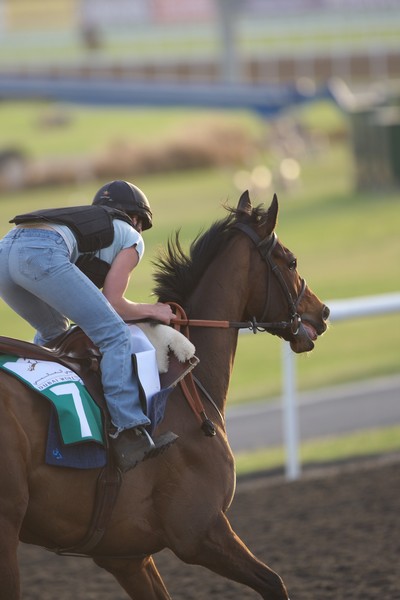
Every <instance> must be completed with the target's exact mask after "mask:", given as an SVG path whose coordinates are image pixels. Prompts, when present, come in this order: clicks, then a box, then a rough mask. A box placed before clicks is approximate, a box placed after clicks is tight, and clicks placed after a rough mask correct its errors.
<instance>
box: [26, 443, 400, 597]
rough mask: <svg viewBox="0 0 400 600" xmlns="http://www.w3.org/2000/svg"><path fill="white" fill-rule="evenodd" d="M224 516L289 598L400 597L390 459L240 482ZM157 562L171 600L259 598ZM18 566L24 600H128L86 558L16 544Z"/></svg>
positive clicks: (396, 503)
mask: <svg viewBox="0 0 400 600" xmlns="http://www.w3.org/2000/svg"><path fill="white" fill-rule="evenodd" d="M229 517H230V521H231V523H232V525H233V527H234V529H235V530H236V532H237V533H238V534H239V536H240V537H241V538H242V539H243V541H244V542H245V543H246V544H247V545H248V546H249V548H250V549H251V550H252V552H253V553H254V554H256V556H258V558H260V559H261V560H263V561H264V562H266V563H268V564H269V566H270V567H272V568H273V569H274V570H275V571H277V572H278V573H279V574H280V575H281V576H282V578H283V579H284V581H285V584H286V586H287V588H288V590H289V593H290V597H291V600H342V599H343V600H345V599H346V600H400V456H399V455H394V456H389V457H381V458H376V459H370V460H364V461H358V462H355V463H346V464H342V465H336V466H332V467H328V468H325V469H324V470H323V471H318V470H316V469H310V470H307V471H306V472H305V473H304V475H303V477H302V479H301V480H300V481H296V482H290V483H288V482H285V481H284V480H283V478H282V477H279V476H277V477H273V476H271V475H268V476H266V475H264V476H259V477H252V478H249V479H242V480H240V481H239V484H238V489H237V492H236V496H235V500H234V502H233V505H232V507H231V509H230V511H229ZM156 562H157V565H158V568H159V570H160V572H161V574H162V576H163V578H164V581H165V583H166V585H167V587H168V589H169V592H170V594H171V595H172V597H173V598H174V600H206V599H207V600H209V599H210V598H218V599H223V600H247V599H249V600H250V599H252V598H254V599H256V598H258V597H259V596H258V594H256V593H255V592H253V591H252V590H249V589H247V588H244V587H243V586H241V585H239V584H236V583H232V582H230V581H227V580H225V579H223V578H221V577H219V576H217V575H214V574H212V573H210V572H209V571H206V570H205V569H203V568H201V567H195V566H188V565H185V564H183V563H181V562H180V561H178V559H176V558H175V556H174V555H172V553H171V552H169V551H163V552H161V553H160V554H158V555H157V556H156ZM20 566H21V576H22V587H23V593H22V598H23V600H94V599H96V600H108V599H110V600H111V599H112V600H124V599H126V598H127V595H126V593H125V592H124V591H123V590H122V589H121V588H120V587H119V586H118V584H117V583H116V582H115V581H114V579H113V578H112V577H111V576H110V575H109V574H108V573H106V572H103V571H102V570H101V569H99V568H98V567H96V566H95V565H94V564H93V563H92V561H91V560H90V559H83V558H75V557H74V558H70V557H58V556H55V555H53V554H51V553H49V552H47V551H45V550H42V549H40V548H35V547H31V546H27V545H24V544H21V547H20ZM137 600H145V599H137Z"/></svg>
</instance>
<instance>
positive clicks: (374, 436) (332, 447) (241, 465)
mask: <svg viewBox="0 0 400 600" xmlns="http://www.w3.org/2000/svg"><path fill="white" fill-rule="evenodd" d="M399 451H400V426H392V427H386V428H383V429H371V430H367V431H363V432H360V433H353V434H348V435H341V436H338V437H335V438H326V439H320V440H313V441H310V442H304V443H303V444H302V445H301V449H300V457H299V458H300V462H301V465H302V466H303V467H306V466H307V465H310V464H312V465H316V464H317V465H318V464H319V465H321V466H323V465H324V464H326V463H329V462H336V461H340V460H347V459H349V458H362V457H369V456H375V455H381V454H388V453H391V452H399ZM235 458H236V472H237V474H238V475H246V474H248V473H254V472H257V471H268V470H272V469H274V470H275V469H281V468H283V467H284V465H285V452H284V448H281V447H277V448H271V449H263V450H257V451H255V452H248V453H244V452H243V453H238V454H236V456H235Z"/></svg>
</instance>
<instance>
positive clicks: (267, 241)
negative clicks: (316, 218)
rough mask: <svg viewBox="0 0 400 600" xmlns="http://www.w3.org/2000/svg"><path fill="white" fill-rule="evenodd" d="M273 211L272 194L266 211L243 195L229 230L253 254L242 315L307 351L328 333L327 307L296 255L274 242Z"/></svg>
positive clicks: (296, 349) (297, 349) (275, 213)
mask: <svg viewBox="0 0 400 600" xmlns="http://www.w3.org/2000/svg"><path fill="white" fill-rule="evenodd" d="M278 208H279V207H278V198H277V196H276V194H275V195H274V197H273V200H272V203H271V205H270V207H269V208H268V210H266V211H265V210H262V209H261V208H260V207H256V208H253V206H252V204H251V200H250V196H249V193H248V192H247V191H246V192H244V193H243V194H242V196H241V197H240V199H239V203H238V206H237V209H236V210H235V213H236V222H235V224H234V227H235V228H237V229H238V230H239V231H241V232H242V233H244V234H245V235H246V236H247V237H248V238H249V243H250V245H252V246H253V254H254V258H253V259H252V263H251V268H252V271H253V274H252V281H253V282H254V283H253V289H249V294H248V303H247V305H246V309H245V310H246V313H245V315H244V317H245V318H246V319H250V320H253V323H254V325H255V327H257V325H259V327H260V328H262V329H264V330H266V331H268V332H269V333H271V334H273V335H278V336H279V337H281V338H283V339H284V340H286V341H288V342H289V343H290V346H291V348H292V350H293V351H294V352H297V353H300V352H308V351H310V350H312V349H313V348H314V343H315V341H316V340H317V338H318V336H319V335H322V334H323V333H324V332H325V331H326V329H327V319H328V317H329V308H328V307H327V306H326V305H325V304H323V303H322V302H321V301H320V300H319V298H318V297H317V296H316V295H315V294H314V293H313V291H312V290H311V289H310V288H309V287H308V285H307V284H306V282H305V280H304V279H303V278H302V277H301V276H300V274H299V272H298V270H297V260H296V257H295V255H294V254H293V253H292V252H291V251H290V250H289V249H288V248H286V247H285V246H284V245H283V244H282V243H281V242H280V241H279V239H278V238H277V236H276V233H275V227H276V223H277V218H278ZM254 285H255V286H256V288H257V289H254ZM266 322H267V323H266Z"/></svg>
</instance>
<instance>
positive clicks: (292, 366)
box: [282, 292, 400, 480]
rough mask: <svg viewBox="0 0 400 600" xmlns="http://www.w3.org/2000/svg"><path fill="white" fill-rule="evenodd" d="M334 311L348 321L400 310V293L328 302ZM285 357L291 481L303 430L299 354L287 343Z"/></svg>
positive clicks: (297, 465) (286, 433)
mask: <svg viewBox="0 0 400 600" xmlns="http://www.w3.org/2000/svg"><path fill="white" fill-rule="evenodd" d="M327 305H328V306H329V308H330V310H331V316H330V321H332V322H334V321H345V320H350V319H356V318H361V317H367V316H378V315H384V314H388V313H393V312H400V293H397V292H395V293H391V294H381V295H379V296H364V297H361V298H350V299H347V300H332V301H330V302H327ZM282 360H283V382H282V388H283V389H282V400H283V435H284V443H285V448H286V462H285V473H286V478H287V479H289V480H294V479H298V478H299V477H300V474H301V465H300V458H299V446H300V433H299V424H298V423H299V419H298V409H297V387H296V355H295V354H294V353H293V352H292V351H291V350H290V346H289V344H288V343H287V342H283V343H282Z"/></svg>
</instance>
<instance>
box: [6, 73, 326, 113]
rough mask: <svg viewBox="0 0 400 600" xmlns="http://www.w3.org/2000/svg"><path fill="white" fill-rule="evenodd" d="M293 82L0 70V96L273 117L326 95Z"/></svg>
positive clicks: (8, 98)
mask: <svg viewBox="0 0 400 600" xmlns="http://www.w3.org/2000/svg"><path fill="white" fill-rule="evenodd" d="M328 96H329V92H328V90H327V88H326V87H324V88H322V89H320V90H317V91H315V92H313V93H306V92H302V91H301V90H300V89H298V88H297V87H296V86H295V85H289V84H288V85H243V84H226V83H225V84H220V83H218V84H198V83H187V82H186V83H147V82H136V81H135V82H131V81H127V80H115V79H102V78H95V79H79V78H75V79H73V78H63V79H58V78H51V77H42V76H37V77H35V76H28V77H26V76H24V77H23V76H17V75H14V76H13V75H0V100H11V99H19V100H21V99H27V100H28V99H30V100H32V99H45V100H54V101H60V102H71V103H75V104H86V105H99V106H131V107H134V106H147V107H168V106H185V107H196V108H224V109H240V108H247V109H250V110H253V111H255V112H257V113H258V114H260V115H261V116H263V117H265V118H267V117H275V116H277V115H278V114H279V113H281V112H282V111H283V110H284V109H286V108H288V107H291V106H295V105H300V104H303V103H306V102H310V101H315V100H318V99H321V98H324V97H328Z"/></svg>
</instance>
